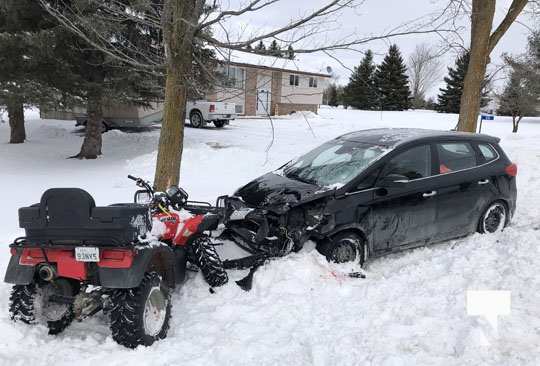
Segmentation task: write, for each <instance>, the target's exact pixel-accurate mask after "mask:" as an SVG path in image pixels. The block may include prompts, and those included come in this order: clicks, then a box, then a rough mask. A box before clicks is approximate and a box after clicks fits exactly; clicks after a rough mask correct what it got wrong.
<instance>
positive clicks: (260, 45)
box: [255, 40, 266, 53]
mask: <svg viewBox="0 0 540 366" xmlns="http://www.w3.org/2000/svg"><path fill="white" fill-rule="evenodd" d="M255 50H256V51H259V53H265V51H266V46H265V45H264V43H263V41H262V40H261V41H259V43H258V44H257V46H255Z"/></svg>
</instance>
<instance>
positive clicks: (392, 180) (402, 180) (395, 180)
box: [377, 174, 409, 188]
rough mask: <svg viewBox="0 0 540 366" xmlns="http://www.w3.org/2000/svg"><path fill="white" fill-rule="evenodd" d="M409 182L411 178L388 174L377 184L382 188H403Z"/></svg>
mask: <svg viewBox="0 0 540 366" xmlns="http://www.w3.org/2000/svg"><path fill="white" fill-rule="evenodd" d="M407 182H409V178H407V177H406V176H404V175H401V174H388V175H387V176H386V177H384V178H382V179H381V180H380V181H379V183H378V184H377V185H378V186H379V187H382V188H393V187H402V186H403V185H405V184H407Z"/></svg>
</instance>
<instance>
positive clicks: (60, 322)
mask: <svg viewBox="0 0 540 366" xmlns="http://www.w3.org/2000/svg"><path fill="white" fill-rule="evenodd" d="M74 295H75V293H74V289H73V286H72V285H71V283H70V282H69V281H67V280H65V279H59V280H56V281H55V282H54V283H52V282H47V283H45V284H43V285H40V286H38V285H37V284H35V283H31V284H29V285H15V286H13V288H12V290H11V296H10V298H9V300H10V303H9V314H10V317H11V319H12V320H14V321H22V322H23V323H26V324H34V323H39V322H45V323H46V324H47V327H48V328H49V334H58V333H61V332H62V331H63V330H64V329H66V328H67V327H68V326H69V325H70V324H71V322H72V321H73V318H74V314H73V305H72V304H66V303H62V302H55V301H52V299H54V297H55V296H57V297H59V298H66V297H68V298H69V297H73V296H74Z"/></svg>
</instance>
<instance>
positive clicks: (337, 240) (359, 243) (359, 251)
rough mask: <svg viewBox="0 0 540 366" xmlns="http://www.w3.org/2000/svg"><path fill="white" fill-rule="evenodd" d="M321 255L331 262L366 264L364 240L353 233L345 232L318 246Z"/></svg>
mask: <svg viewBox="0 0 540 366" xmlns="http://www.w3.org/2000/svg"><path fill="white" fill-rule="evenodd" d="M317 250H318V251H319V253H321V254H322V255H324V256H325V257H326V259H327V260H328V261H329V262H335V263H348V262H358V263H359V264H360V265H361V266H362V265H363V264H364V260H365V258H364V240H363V239H362V237H360V236H359V235H358V234H356V233H353V232H344V233H341V234H338V235H336V236H334V237H333V238H331V239H328V240H327V241H325V242H322V243H320V244H319V245H317Z"/></svg>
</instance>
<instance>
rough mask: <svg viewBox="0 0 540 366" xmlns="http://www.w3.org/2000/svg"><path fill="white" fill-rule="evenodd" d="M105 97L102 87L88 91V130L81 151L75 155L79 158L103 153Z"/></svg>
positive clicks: (92, 157) (95, 156) (87, 157)
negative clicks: (102, 134) (102, 135)
mask: <svg viewBox="0 0 540 366" xmlns="http://www.w3.org/2000/svg"><path fill="white" fill-rule="evenodd" d="M102 105H103V98H102V91H101V89H100V88H96V89H94V90H92V91H90V92H89V93H88V99H87V102H86V113H87V114H88V120H87V122H86V131H85V135H84V141H83V144H82V146H81V151H80V152H79V153H78V154H77V155H75V156H74V158H78V159H96V158H97V157H98V156H99V155H101V144H102V139H101V133H102V130H103V106H102Z"/></svg>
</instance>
